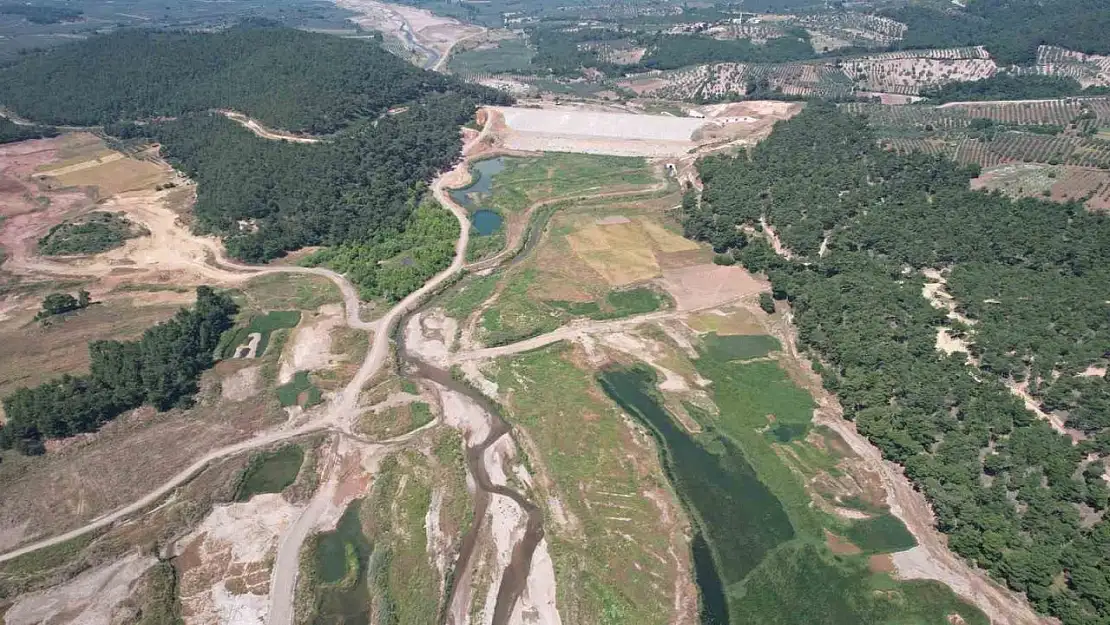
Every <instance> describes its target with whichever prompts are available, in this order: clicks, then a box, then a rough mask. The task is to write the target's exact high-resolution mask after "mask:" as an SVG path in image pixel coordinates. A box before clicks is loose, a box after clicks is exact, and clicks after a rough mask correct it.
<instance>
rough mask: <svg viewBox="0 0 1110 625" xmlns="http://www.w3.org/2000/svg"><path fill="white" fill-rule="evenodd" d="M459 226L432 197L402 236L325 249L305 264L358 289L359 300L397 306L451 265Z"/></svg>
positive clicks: (376, 238) (419, 207)
mask: <svg viewBox="0 0 1110 625" xmlns="http://www.w3.org/2000/svg"><path fill="white" fill-rule="evenodd" d="M458 238H459V222H458V220H456V219H455V217H454V215H452V214H451V212H450V211H448V210H446V209H444V208H443V207H441V206H440V205H439V203H437V202H436V201H435V200H434V199H433V198H431V196H428V197H427V198H426V199H425V200H424V201H423V202H421V203H420V204H419V205H417V206H416V208H415V209H414V210H413V211H412V214H411V215H410V217H409V219H408V221H407V223H406V225H405V228H404V230H403V232H401V233H391V234H389V235H387V236H377V237H374V238H372V239H370V240H369V241H366V242H349V243H344V244H342V245H337V246H335V247H330V248H326V249H323V250H320V251H319V252H316V253H315V254H312V255H311V256H309V257H307V258H305V259H304V261H303V264H305V265H308V266H327V267H331V268H332V269H334V270H336V271H338V272H339V273H342V274H344V275H346V276H347V277H348V278H349V279H350V280H351V281H352V282H354V283H355V284H356V285H358V288H359V293H360V295H361V296H362V297H363V299H372V298H374V297H382V298H385V299H387V300H389V301H398V300H400V299H402V298H403V297H404V296H406V295H408V294H409V293H411V292H413V291H415V290H416V289H417V288H419V287H420V286H422V285H423V284H424V283H425V282H426V281H427V280H428V279H429V278H431V277H432V276H434V275H435V274H437V273H439V272H440V271H443V270H444V269H446V268H447V267H448V266H449V265H450V264H451V259H452V258H454V255H455V241H456V240H457V239H458Z"/></svg>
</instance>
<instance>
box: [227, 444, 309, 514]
mask: <svg viewBox="0 0 1110 625" xmlns="http://www.w3.org/2000/svg"><path fill="white" fill-rule="evenodd" d="M302 464H304V450H303V449H301V446H300V445H285V446H284V447H282V448H280V449H277V450H274V451H268V452H264V453H261V454H258V455H256V456H254V457H252V458H251V460H250V464H248V465H247V468H246V470H244V471H243V475H242V476H241V477H240V478H239V484H238V486H236V488H235V501H247V500H248V499H250V498H251V497H253V496H255V495H259V494H261V493H280V492H281V491H283V490H285V489H286V487H288V486H289V485H291V484H292V483H293V482H295V481H296V480H297V474H298V473H300V471H301V465H302Z"/></svg>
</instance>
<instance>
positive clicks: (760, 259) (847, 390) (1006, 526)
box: [685, 105, 1110, 625]
mask: <svg viewBox="0 0 1110 625" xmlns="http://www.w3.org/2000/svg"><path fill="white" fill-rule="evenodd" d="M700 170H701V174H702V177H703V180H704V181H705V183H706V187H705V194H704V197H703V202H702V204H701V206H700V207H699V208H696V209H694V210H692V211H690V212H689V214H688V215H687V221H686V225H685V227H686V231H687V234H688V235H689V236H693V237H696V238H701V239H705V240H709V241H716V242H717V245H718V248H719V249H718V251H721V252H727V251H729V250H728V249H724V248H729V247H732V248H734V249H732V251H731V252H732V253H733V254H734V255H735V256H736V257H737V258H738V259H739V260H740V261H741V262H743V263H744V264H745V265H746V266H748V267H749V268H750V269H753V270H761V271H767V272H768V275H769V276H770V277H771V280H772V282H773V284H774V288H775V294H776V297H778V298H780V299H787V300H789V301H790V302H791V303H792V305H793V310H794V315H795V322H796V323H797V326H798V332H799V339H800V340H801V341H802V343H803V344H805V345H806V346H808V347H809V348H810V349H811V350H813V351H814V352H815V354H816V355H818V356H820V358H821V361H822V362H823V363H825V366H824V367H823V368H822V369H821V372H822V375H823V377H824V383H825V386H826V387H827V388H828V389H830V390H831V391H834V392H836V393H837V394H838V395H839V397H840V401H841V404H842V405H843V406H844V409H845V416H847V417H848V418H851V419H853V420H854V421H855V422H856V425H857V426H858V427H859V429H860V431H861V432H862V433H864V434H866V435H867V436H868V437H869V438H870V439H871V441H872V442H873V443H874V444H875V445H877V446H878V447H879V448H880V449H882V451H883V453H884V455H885V456H886V457H887V458H888V459H890V460H893V461H895V462H898V463H899V464H901V465H903V466H904V467H905V470H906V473H907V475H908V476H909V477H910V478H911V479H912V480H913V481H914V482H915V483H916V486H917V488H918V489H920V490H921V491H923V492H924V493H925V494H926V495H927V496H928V497H929V498H930V499H931V501H932V504H933V507H934V510H935V512H936V515H937V525H938V527H939V528H940V529H941V530H942V531H944V532H946V533H948V534H949V536H950V545H951V547H952V548H953V549H954V550H955V551H956V552H957V553H959V554H961V555H962V556H964V557H965V558H967V559H969V560H971V561H972V562H974V563H976V564H978V565H979V566H980V567H983V568H985V569H987V570H989V571H990V572H991V573H992V574H994V575H996V576H997V577H999V578H1000V579H1002V580H1004V581H1005V582H1006V583H1007V584H1008V585H1009V586H1010V587H1011V588H1014V589H1016V590H1019V591H1023V592H1025V593H1026V594H1027V596H1028V597H1029V599H1030V601H1031V602H1032V603H1033V604H1034V605H1035V606H1036V607H1037V608H1038V609H1039V610H1041V611H1043V612H1046V613H1049V614H1052V615H1054V616H1057V617H1060V618H1061V619H1062V620H1063V622H1064V623H1065V624H1067V625H1078V624H1088V623H1092V624H1093V623H1102V622H1105V619H1106V618H1107V617H1108V616H1110V610H1108V609H1107V605H1110V604H1108V599H1110V594H1108V593H1107V588H1108V586H1107V584H1108V582H1110V580H1108V578H1107V571H1108V570H1110V568H1108V564H1110V563H1108V562H1107V561H1106V557H1107V553H1110V550H1108V549H1107V544H1108V540H1110V521H1107V520H1106V519H1104V518H1103V516H1102V515H1103V514H1104V513H1105V510H1106V509H1107V507H1108V502H1110V488H1108V487H1107V484H1106V482H1105V481H1104V479H1103V477H1102V476H1103V473H1104V471H1105V462H1106V457H1107V456H1108V455H1110V420H1107V412H1106V411H1105V409H1104V406H1105V405H1106V401H1107V397H1108V395H1110V385H1108V384H1107V381H1106V379H1105V378H1104V377H1100V376H1099V374H1098V372H1099V371H1102V369H1100V367H1101V366H1103V365H1104V357H1105V352H1106V346H1107V345H1108V343H1110V326H1108V325H1107V323H1106V312H1105V306H1104V304H1103V302H1105V301H1107V300H1110V291H1108V290H1107V286H1106V285H1107V284H1110V276H1107V274H1106V270H1105V265H1106V260H1107V249H1106V245H1105V242H1106V241H1107V240H1110V221H1108V220H1107V219H1106V218H1105V217H1102V216H1096V215H1090V214H1087V213H1086V212H1085V211H1084V210H1083V208H1082V207H1081V206H1079V205H1077V204H1074V203H1069V204H1064V205H1062V206H1060V205H1055V204H1050V203H1047V202H1042V201H1039V200H1032V199H1024V200H1019V201H1016V202H1012V201H1011V200H1009V199H1007V198H1005V197H1003V196H1001V195H997V194H995V195H988V194H986V193H983V192H977V191H969V190H968V181H969V179H970V178H971V177H973V176H974V175H975V172H973V171H971V170H970V169H962V168H960V167H959V166H957V165H955V164H953V163H951V162H950V161H947V160H944V159H939V158H936V157H929V156H924V155H921V154H912V155H908V156H899V155H895V154H891V153H888V152H884V151H882V150H881V149H880V148H879V147H877V146H876V143H875V138H874V136H873V135H872V132H871V131H870V130H869V129H868V128H867V126H866V125H865V123H864V122H862V121H861V120H860V119H859V118H857V117H854V116H851V115H847V114H844V113H843V112H839V111H837V110H836V109H835V108H833V107H830V106H827V105H824V106H822V105H811V106H810V107H808V108H807V110H806V111H805V112H804V113H803V114H802V115H799V116H798V117H796V118H794V119H793V120H791V121H788V122H782V123H780V125H779V126H778V127H777V128H776V130H775V132H774V133H773V134H772V135H771V137H770V138H769V139H768V140H767V141H765V142H764V143H762V144H760V145H759V146H758V147H757V148H755V150H754V152H753V154H752V160H751V162H750V163H749V162H746V161H745V160H741V159H737V160H733V159H730V158H713V159H709V160H706V161H704V162H703V163H702V165H701V167H700ZM761 221H763V222H764V223H766V224H767V227H769V228H773V229H774V232H775V236H776V237H777V239H778V241H780V242H781V244H783V245H785V247H786V248H787V249H789V250H791V251H792V252H793V253H794V254H795V259H796V260H794V261H787V260H783V259H781V258H779V257H777V256H776V255H775V254H774V253H772V252H771V249H770V248H769V247H768V246H767V245H765V244H764V243H763V242H762V241H756V242H754V243H752V244H750V245H747V246H743V245H742V242H740V244H739V245H738V244H737V242H736V241H735V239H734V238H732V239H730V238H727V235H732V233H734V232H735V228H736V227H737V226H738V225H744V226H752V225H756V224H758V223H759V222H761ZM803 261H805V262H803ZM923 292H924V294H925V297H923ZM938 293H939V294H940V295H937V294H938ZM1031 293H1035V294H1036V297H1035V298H1031V297H1030V296H1029V295H1030V294H1031ZM930 297H931V299H928V298H930ZM946 310H947V311H949V312H948V314H947V315H946V314H945V311H946ZM1023 398H1024V405H1023ZM1027 408H1032V409H1035V410H1037V411H1038V412H1039V414H1040V416H1041V417H1042V419H1037V418H1036V417H1037V416H1038V413H1037V412H1033V411H1031V410H1029V409H1027ZM1050 423H1051V424H1052V426H1051V427H1050Z"/></svg>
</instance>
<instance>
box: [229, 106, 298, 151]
mask: <svg viewBox="0 0 1110 625" xmlns="http://www.w3.org/2000/svg"><path fill="white" fill-rule="evenodd" d="M216 112H217V113H220V114H221V115H223V116H224V117H226V118H228V119H230V120H231V121H233V122H235V123H237V124H239V125H240V126H242V127H243V128H246V129H247V130H249V131H251V132H253V133H254V134H255V135H257V136H258V137H261V138H263V139H270V140H273V141H292V142H293V143H320V139H318V138H317V137H306V136H304V135H295V134H292V133H288V132H283V131H281V130H274V129H272V128H267V127H266V126H263V125H262V123H261V122H259V121H258V120H256V119H251V118H250V117H247V116H246V115H244V114H242V113H237V112H235V111H228V110H225V109H220V110H218V111H216Z"/></svg>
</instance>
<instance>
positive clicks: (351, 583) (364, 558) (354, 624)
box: [307, 499, 373, 625]
mask: <svg viewBox="0 0 1110 625" xmlns="http://www.w3.org/2000/svg"><path fill="white" fill-rule="evenodd" d="M362 504H363V500H361V499H356V500H354V501H352V502H351V504H350V505H349V506H347V510H346V511H344V512H343V516H342V517H341V518H340V519H339V524H338V525H337V526H336V528H335V531H332V532H324V533H322V534H318V535H317V536H315V537H314V538H313V539H312V540H311V541H310V542H309V544H308V546H309V548H310V549H311V551H312V556H311V558H309V559H308V568H309V570H308V571H307V574H308V575H307V576H308V577H309V578H310V579H312V580H313V582H314V586H315V587H314V589H313V590H314V591H315V592H314V593H313V594H314V596H313V604H312V608H311V612H312V617H313V618H312V619H311V621H310V622H313V623H319V624H322V625H368V624H369V622H370V618H369V617H370V614H369V612H370V606H369V605H367V601H366V596H367V592H368V584H367V576H368V573H369V567H370V558H371V554H372V553H373V545H372V544H371V543H370V540H369V539H368V538H367V537H366V534H364V533H363V529H362V521H361V519H360V509H361V508H362Z"/></svg>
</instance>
